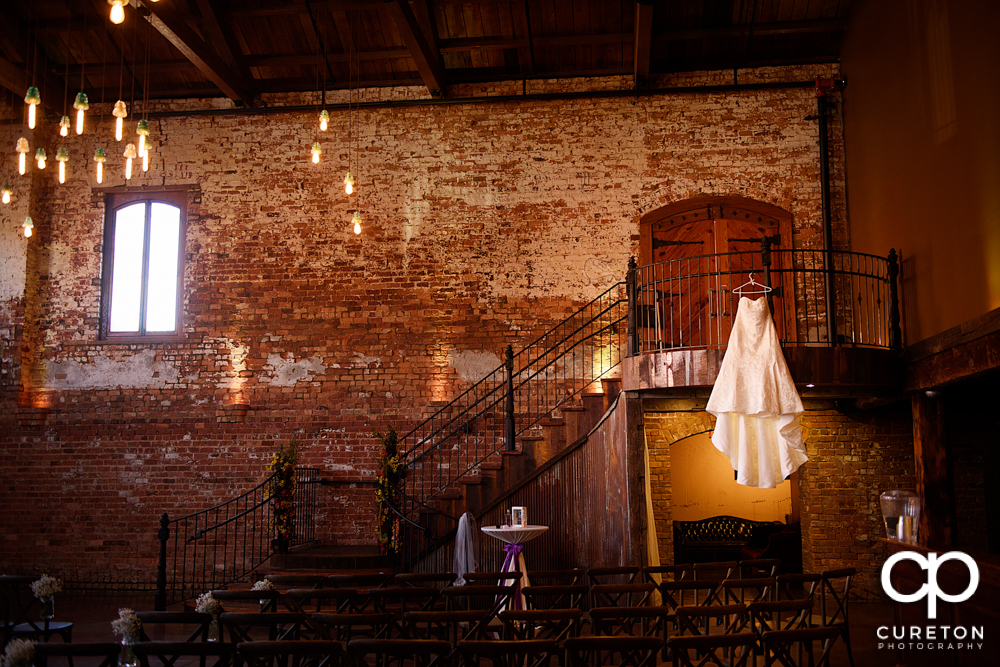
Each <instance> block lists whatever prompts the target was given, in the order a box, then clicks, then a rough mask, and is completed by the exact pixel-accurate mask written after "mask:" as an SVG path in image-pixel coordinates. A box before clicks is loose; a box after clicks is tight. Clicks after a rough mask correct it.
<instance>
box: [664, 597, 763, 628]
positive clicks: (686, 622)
mask: <svg viewBox="0 0 1000 667" xmlns="http://www.w3.org/2000/svg"><path fill="white" fill-rule="evenodd" d="M674 613H675V614H677V633H678V634H679V635H686V634H693V635H699V634H701V635H704V634H708V632H709V627H710V624H711V622H712V621H713V620H715V619H726V620H725V628H724V631H725V632H726V633H732V632H734V631H735V629H738V628H742V627H744V626H745V625H746V624H747V623H748V622H749V617H748V616H747V606H746V605H745V604H707V605H699V606H697V607H678V608H677V609H676V610H674Z"/></svg>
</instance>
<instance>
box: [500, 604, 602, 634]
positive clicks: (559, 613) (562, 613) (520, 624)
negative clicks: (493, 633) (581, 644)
mask: <svg viewBox="0 0 1000 667" xmlns="http://www.w3.org/2000/svg"><path fill="white" fill-rule="evenodd" d="M582 618H583V610H582V609H524V610H522V609H514V610H506V611H502V612H500V621H501V622H502V623H503V636H504V639H512V640H513V639H554V640H556V641H562V640H563V639H565V638H566V637H576V636H578V635H579V634H580V625H581V619H582Z"/></svg>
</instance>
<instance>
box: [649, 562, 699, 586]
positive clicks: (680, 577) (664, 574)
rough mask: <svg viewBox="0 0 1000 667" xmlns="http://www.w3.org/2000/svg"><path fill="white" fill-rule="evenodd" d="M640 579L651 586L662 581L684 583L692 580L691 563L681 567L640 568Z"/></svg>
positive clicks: (692, 568) (654, 566) (658, 566)
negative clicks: (686, 580)
mask: <svg viewBox="0 0 1000 667" xmlns="http://www.w3.org/2000/svg"><path fill="white" fill-rule="evenodd" d="M642 578H643V579H644V580H645V581H648V582H649V583H651V584H659V583H660V582H662V581H684V580H685V579H693V578H694V567H692V565H691V563H684V564H683V565H648V566H646V567H644V568H642Z"/></svg>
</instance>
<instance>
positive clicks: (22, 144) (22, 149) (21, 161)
mask: <svg viewBox="0 0 1000 667" xmlns="http://www.w3.org/2000/svg"><path fill="white" fill-rule="evenodd" d="M30 150H31V147H30V146H28V140H27V139H25V138H24V137H21V138H20V139H18V140H17V152H18V153H20V155H18V156H17V173H19V174H21V175H22V176H24V172H25V163H26V162H27V161H28V158H27V153H28V151H30Z"/></svg>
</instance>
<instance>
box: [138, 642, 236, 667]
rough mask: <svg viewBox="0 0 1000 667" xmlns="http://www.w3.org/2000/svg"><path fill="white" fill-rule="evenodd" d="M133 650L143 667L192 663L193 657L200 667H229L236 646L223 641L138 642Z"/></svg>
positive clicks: (173, 666) (167, 666)
mask: <svg viewBox="0 0 1000 667" xmlns="http://www.w3.org/2000/svg"><path fill="white" fill-rule="evenodd" d="M132 650H133V651H135V655H136V657H137V658H138V659H139V664H140V665H141V666H142V667H175V665H177V664H178V663H180V665H190V663H191V659H192V658H197V659H198V664H199V665H200V667H229V665H231V664H232V656H233V653H234V652H235V651H236V646H235V645H233V644H225V643H223V642H136V643H135V644H132ZM209 658H214V661H209Z"/></svg>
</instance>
